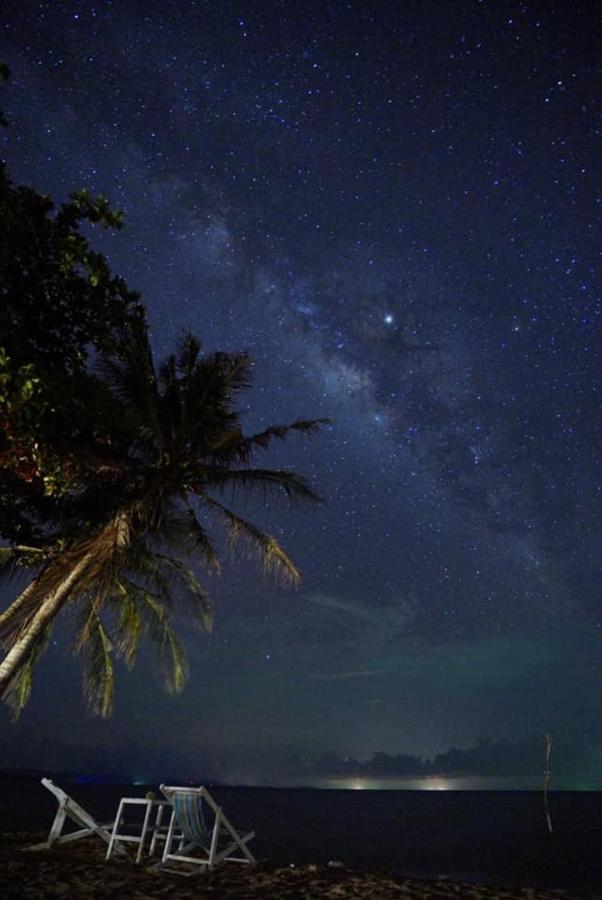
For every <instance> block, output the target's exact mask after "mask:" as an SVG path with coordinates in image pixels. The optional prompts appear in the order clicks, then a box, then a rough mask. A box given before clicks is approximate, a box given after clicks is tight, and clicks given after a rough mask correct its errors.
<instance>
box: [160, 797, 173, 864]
mask: <svg viewBox="0 0 602 900" xmlns="http://www.w3.org/2000/svg"><path fill="white" fill-rule="evenodd" d="M175 821H176V813H175V810H172V812H171V818H170V820H169V828H168V829H167V835H166V837H165V846H164V848H163V857H162V859H161V861H162V862H165V860H166V858H167V857H168V856H169V854H170V853H171V844H172V841H173V831H174V825H175Z"/></svg>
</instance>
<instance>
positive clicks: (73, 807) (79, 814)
mask: <svg viewBox="0 0 602 900" xmlns="http://www.w3.org/2000/svg"><path fill="white" fill-rule="evenodd" d="M42 784H43V785H44V787H45V788H46V789H47V790H49V791H50V793H51V794H54V796H55V797H56V799H57V800H58V802H59V806H61V807H63V808H64V809H66V810H68V812H69V816H70V818H71V819H73V821H78V822H81V823H82V825H85V826H86V827H87V828H92V829H96V828H98V823H97V821H96V819H94V817H93V816H91V815H90V813H89V812H86V810H85V809H84V808H83V807H81V806H80V805H79V803H76V802H75V800H74V799H73V797H71V796H70V795H69V794H66V793H65V791H64V790H63V789H62V788H60V787H59V786H58V784H55V783H54V781H52V780H51V779H50V778H42Z"/></svg>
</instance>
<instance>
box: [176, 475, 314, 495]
mask: <svg viewBox="0 0 602 900" xmlns="http://www.w3.org/2000/svg"><path fill="white" fill-rule="evenodd" d="M202 472H203V475H204V477H205V478H206V481H207V484H208V486H211V487H213V486H215V487H217V488H219V489H221V490H224V489H225V488H232V489H235V488H237V487H239V488H240V487H243V488H245V489H246V492H247V494H249V493H250V492H251V491H253V490H256V489H261V490H262V491H263V493H264V495H265V494H268V493H272V492H276V493H277V494H282V493H284V494H285V495H286V496H287V497H288V498H289V499H304V500H314V501H318V500H319V499H320V498H319V497H318V495H317V494H316V493H315V491H314V490H313V489H312V488H311V487H310V486H309V484H308V482H307V481H306V480H305V479H304V478H302V477H301V476H300V475H296V474H295V473H294V472H289V471H286V470H284V469H227V468H221V467H219V466H206V467H204V469H203V470H202ZM191 487H192V488H193V489H194V485H191ZM195 493H196V491H195Z"/></svg>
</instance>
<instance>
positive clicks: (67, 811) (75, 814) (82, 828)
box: [23, 778, 113, 850]
mask: <svg viewBox="0 0 602 900" xmlns="http://www.w3.org/2000/svg"><path fill="white" fill-rule="evenodd" d="M42 784H43V785H44V787H45V788H47V789H48V790H49V791H50V793H51V794H54V796H55V797H56V799H57V800H58V804H59V808H58V809H57V811H56V815H55V817H54V822H53V823H52V827H51V829H50V834H49V835H48V840H47V841H43V842H42V843H41V844H32V845H31V846H30V847H23V849H24V850H49V849H50V847H52V845H53V844H66V843H67V842H68V841H79V840H80V838H84V837H88V836H89V835H92V834H95V835H96V836H97V837H99V838H100V839H101V840H103V841H105V843H106V844H108V843H109V841H110V840H111V833H110V831H109V830H108V829H109V828H110V827H111V825H112V824H113V823H112V822H109V823H108V824H106V825H101V824H99V823H98V822H97V821H96V819H93V818H92V816H91V815H90V813H88V812H86V810H85V809H83V808H82V807H81V806H80V805H79V803H76V802H75V800H73V798H72V797H70V796H69V794H66V793H65V791H63V790H62V789H61V788H60V787H59V786H58V785H57V784H55V783H54V782H53V781H51V780H50V778H42ZM68 819H71V821H72V822H73V823H74V824H75V825H78V826H79V828H78V830H77V831H71V832H68V833H67V834H63V827H64V825H65V822H66V821H67V820H68Z"/></svg>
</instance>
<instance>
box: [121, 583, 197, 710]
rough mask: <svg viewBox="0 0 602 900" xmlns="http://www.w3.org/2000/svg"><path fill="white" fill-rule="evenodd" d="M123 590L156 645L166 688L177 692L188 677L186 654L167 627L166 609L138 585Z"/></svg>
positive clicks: (168, 624) (171, 629)
mask: <svg viewBox="0 0 602 900" xmlns="http://www.w3.org/2000/svg"><path fill="white" fill-rule="evenodd" d="M125 587H126V590H127V591H128V592H129V593H130V594H131V596H132V597H135V599H136V603H137V604H138V609H139V611H140V614H141V616H142V618H143V620H144V624H145V630H146V632H147V634H148V636H149V638H150V639H151V640H152V641H153V642H154V643H155V644H156V645H157V649H158V652H159V663H160V665H161V670H162V672H163V675H164V678H165V682H166V686H167V689H168V690H169V691H170V692H171V693H179V692H180V691H181V690H182V688H183V687H184V684H185V683H186V679H187V677H188V660H187V659H186V653H185V652H184V649H183V647H182V645H181V643H180V641H179V640H178V637H177V635H176V633H175V631H174V630H173V628H172V627H171V624H170V621H169V616H168V614H167V610H166V609H165V607H164V606H163V604H162V603H161V602H160V601H159V600H157V598H156V597H155V596H154V595H153V594H152V593H151V592H150V591H147V590H145V589H144V588H141V587H139V586H138V585H135V584H132V583H131V582H130V583H129V584H127V585H126V586H125Z"/></svg>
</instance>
